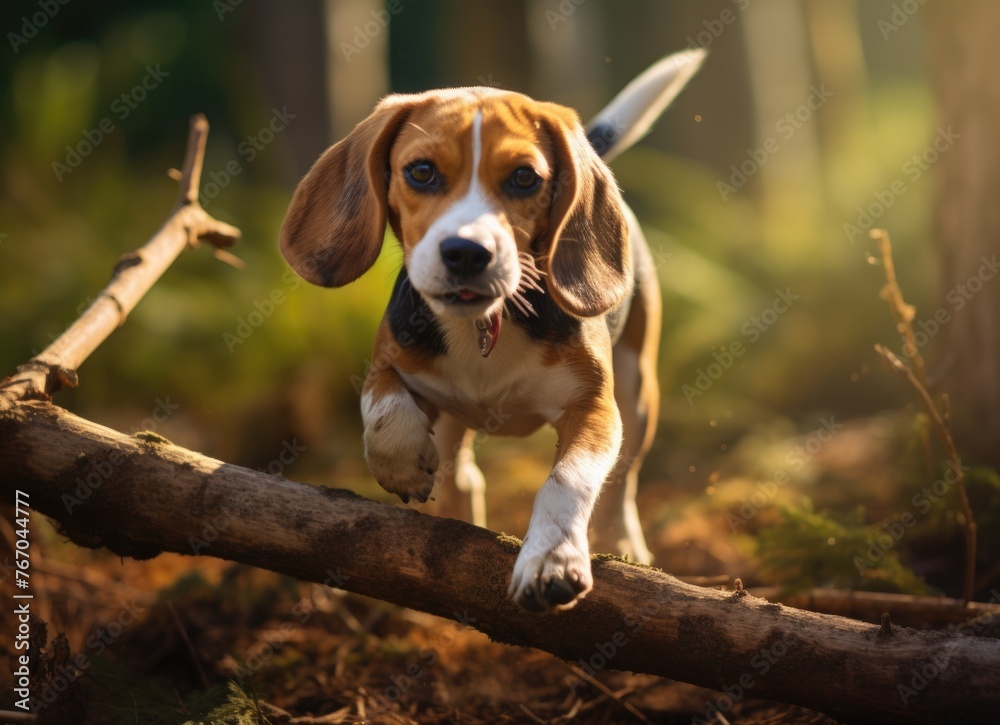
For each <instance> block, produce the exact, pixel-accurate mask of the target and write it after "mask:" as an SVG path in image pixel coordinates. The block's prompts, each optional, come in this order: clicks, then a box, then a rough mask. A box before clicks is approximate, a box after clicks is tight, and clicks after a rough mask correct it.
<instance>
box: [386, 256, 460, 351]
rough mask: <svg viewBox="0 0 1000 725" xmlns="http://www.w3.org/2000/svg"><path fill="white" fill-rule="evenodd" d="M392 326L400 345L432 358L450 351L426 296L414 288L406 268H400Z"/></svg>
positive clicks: (390, 311) (391, 303) (392, 302)
mask: <svg viewBox="0 0 1000 725" xmlns="http://www.w3.org/2000/svg"><path fill="white" fill-rule="evenodd" d="M388 314H389V329H391V330H392V334H393V336H395V338H396V342H398V343H399V345H400V347H405V348H409V349H412V350H413V351H415V352H421V353H424V354H427V355H431V356H432V357H437V356H439V355H444V354H445V353H447V352H448V346H447V344H446V343H445V340H444V335H443V334H442V333H441V328H440V327H439V326H438V323H437V320H436V319H435V317H434V313H433V312H431V308H430V307H428V306H427V303H426V302H424V298H423V297H421V296H420V294H419V293H418V292H417V291H416V290H415V289H413V285H411V284H410V278H409V276H408V275H407V274H406V267H403V269H401V270H400V271H399V276H398V277H396V284H395V285H394V286H393V288H392V297H391V298H390V299H389V309H388Z"/></svg>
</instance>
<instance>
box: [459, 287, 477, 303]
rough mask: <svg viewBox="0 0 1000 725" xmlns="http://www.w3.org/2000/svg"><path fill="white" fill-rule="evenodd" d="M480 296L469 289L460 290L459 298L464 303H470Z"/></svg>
mask: <svg viewBox="0 0 1000 725" xmlns="http://www.w3.org/2000/svg"><path fill="white" fill-rule="evenodd" d="M478 296H479V295H477V294H476V293H475V292H471V291H469V290H467V289H464V290H460V291H459V293H458V298H459V299H460V300H462V301H463V302H468V301H469V300H474V299H476V298H477V297H478Z"/></svg>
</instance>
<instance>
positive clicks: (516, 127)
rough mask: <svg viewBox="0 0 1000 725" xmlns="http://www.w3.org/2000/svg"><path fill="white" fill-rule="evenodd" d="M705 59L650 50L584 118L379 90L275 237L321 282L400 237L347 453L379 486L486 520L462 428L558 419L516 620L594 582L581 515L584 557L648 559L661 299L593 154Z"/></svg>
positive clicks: (561, 605)
mask: <svg viewBox="0 0 1000 725" xmlns="http://www.w3.org/2000/svg"><path fill="white" fill-rule="evenodd" d="M703 58H704V52H703V51H701V50H689V51H684V52H681V53H677V54H675V55H672V56H669V57H666V58H664V59H662V60H660V61H659V62H658V63H656V64H655V65H653V66H652V67H651V68H649V69H648V70H647V71H645V72H644V73H643V74H642V75H640V76H639V77H638V78H636V79H635V80H634V81H632V83H630V84H629V85H628V86H627V87H626V88H625V89H624V90H623V91H622V92H621V93H620V94H619V95H618V96H617V97H616V98H615V99H614V100H613V101H612V102H611V103H610V104H609V105H608V106H607V108H605V109H604V110H603V111H602V112H601V113H600V114H599V115H598V116H597V117H596V119H595V120H594V121H593V122H592V123H591V124H590V126H589V127H588V129H587V130H585V129H584V127H583V126H582V125H581V124H580V121H579V119H578V117H577V115H576V113H575V112H574V111H572V110H571V109H568V108H566V107H563V106H559V105H556V104H553V103H542V102H538V101H535V100H532V99H531V98H528V97H527V96H524V95H521V94H519V93H512V92H509V91H504V90H498V89H495V88H483V87H475V88H453V89H445V90H435V91H429V92H426V93H418V94H413V95H391V96H388V97H387V98H385V99H384V100H383V101H382V102H381V103H379V104H378V106H377V107H376V108H375V110H374V112H373V113H372V114H371V115H370V116H369V117H368V118H366V119H365V120H363V121H362V122H361V123H359V124H358V125H357V127H356V128H355V129H354V130H353V131H352V132H351V133H350V134H349V135H348V136H347V137H346V138H345V139H343V140H342V141H340V142H339V143H337V144H336V145H334V146H332V147H331V148H330V149H328V150H327V151H326V152H325V153H324V154H323V155H322V156H321V157H320V158H319V160H318V161H317V162H316V163H315V165H314V166H313V167H312V169H311V170H310V171H309V173H308V174H307V175H306V176H305V177H304V178H303V180H302V181H301V183H300V184H299V185H298V187H297V188H296V190H295V194H294V197H293V199H292V202H291V205H290V208H289V210H288V214H287V216H286V218H285V220H284V223H283V225H282V228H281V252H282V254H283V255H284V257H285V259H286V260H287V261H288V263H289V264H290V265H291V267H292V268H293V269H294V270H295V271H296V272H297V273H298V274H300V275H301V276H302V277H303V278H304V279H306V280H307V281H309V282H311V283H313V284H317V285H322V286H325V287H340V286H341V285H346V284H348V283H349V282H352V281H354V280H356V279H358V277H360V276H361V275H362V274H364V273H365V271H367V270H368V269H369V268H370V267H371V266H372V265H373V264H374V263H375V260H376V258H377V257H378V256H379V253H380V251H381V249H382V244H383V239H384V237H385V233H386V223H387V222H388V225H389V226H390V227H391V229H392V232H393V234H394V235H395V238H396V239H397V240H398V241H399V243H400V244H401V245H402V250H403V268H402V270H400V272H399V276H398V277H397V279H396V283H395V286H394V289H393V291H392V296H391V299H390V301H389V306H388V309H387V310H386V313H385V316H384V318H383V319H382V323H381V325H380V326H379V328H378V331H377V333H376V336H375V350H374V354H373V356H372V360H373V364H372V367H371V370H370V372H369V373H368V374H367V376H366V379H365V381H364V385H363V388H362V395H361V412H362V417H363V420H364V445H365V457H366V459H367V461H368V465H369V468H370V469H371V472H372V474H373V475H374V477H375V479H376V480H377V481H378V482H379V484H381V485H382V487H383V488H385V489H386V490H387V491H389V492H391V493H395V494H396V495H398V496H399V497H400V498H401V499H402V500H403V501H404V502H408V501H409V500H410V499H411V498H413V499H416V500H418V501H420V502H426V501H427V499H428V498H429V497H430V496H431V494H432V491H433V490H434V488H435V485H436V484H437V488H438V491H437V493H436V494H435V498H436V499H438V500H439V503H441V502H452V503H454V502H455V501H456V500H457V497H458V496H459V493H458V492H459V491H464V492H467V493H471V501H470V507H471V514H472V518H473V519H474V520H475V521H476V523H479V524H483V523H484V522H485V515H484V509H483V486H484V479H483V475H482V473H481V472H480V470H479V468H478V467H477V466H476V464H475V460H474V455H473V453H474V450H473V447H474V440H475V437H476V433H477V432H480V433H482V432H487V433H489V434H490V435H513V436H524V435H527V434H529V433H531V432H532V431H534V430H535V429H537V428H538V427H539V426H541V425H543V424H545V423H548V424H550V425H552V426H553V427H554V428H555V430H556V432H557V435H558V446H557V450H556V455H555V463H554V465H553V467H552V471H551V473H550V474H549V476H548V479H547V480H546V481H545V483H544V485H542V487H541V489H540V490H539V491H538V494H537V495H536V497H535V502H534V509H533V511H532V515H531V520H530V523H529V525H528V530H527V534H526V535H525V537H524V543H523V546H522V548H521V551H520V554H519V556H518V558H517V561H516V563H515V565H514V571H513V576H512V578H511V582H510V588H509V593H510V596H511V597H512V598H513V599H514V600H515V601H516V602H517V603H518V604H520V605H521V606H522V607H524V608H526V609H528V610H532V611H545V610H549V609H566V608H569V607H572V606H573V605H574V604H575V603H576V602H578V601H579V600H580V599H581V598H582V597H583V596H584V595H586V593H587V592H588V591H589V590H590V588H591V586H592V582H593V580H592V577H591V568H590V550H589V547H588V529H589V527H591V526H592V527H593V530H594V531H593V534H594V538H595V545H596V546H598V547H600V548H601V549H602V550H609V549H612V548H614V549H617V550H619V551H621V552H622V553H625V554H627V555H629V556H631V557H632V558H633V559H636V560H638V561H643V562H648V561H649V559H650V554H649V551H648V550H647V548H646V545H645V542H644V539H643V535H642V529H641V527H640V524H639V516H638V511H637V509H636V503H635V494H636V485H637V477H638V473H639V467H640V465H641V463H642V459H643V456H644V454H645V453H646V451H647V450H648V448H649V446H650V444H651V442H652V439H653V434H654V432H655V428H656V422H657V413H658V405H659V392H658V387H657V380H656V358H657V348H658V345H659V339H660V296H659V289H658V285H657V278H656V272H655V269H654V266H653V262H652V257H651V254H650V251H649V249H648V247H647V244H646V241H645V239H644V237H643V235H642V232H641V231H640V229H639V225H638V223H637V221H636V219H635V217H634V215H633V214H632V212H631V210H630V209H629V208H628V207H627V206H626V204H625V202H624V201H623V200H622V197H621V194H620V192H619V190H618V185H617V184H616V182H615V179H614V177H613V176H612V174H611V171H610V170H609V169H608V167H607V165H606V162H607V161H608V160H610V159H611V158H612V157H613V156H614V155H616V154H617V153H620V152H621V151H623V150H624V149H626V148H628V147H629V146H630V145H632V144H633V143H634V142H635V141H636V140H638V139H639V138H641V137H642V136H643V135H644V134H645V133H646V132H647V131H648V130H649V128H650V126H651V125H652V124H653V122H654V121H655V120H656V119H657V117H658V116H659V115H660V113H662V111H663V110H664V109H665V108H666V106H667V105H668V104H669V103H670V101H671V100H672V99H673V98H674V97H675V96H676V95H677V94H678V93H679V92H680V91H681V89H682V88H683V87H684V85H685V84H686V83H687V82H688V80H689V79H690V78H691V76H693V75H694V73H695V72H696V71H697V69H698V67H699V66H700V64H701V62H702V60H703ZM602 488H603V491H604V494H603V496H602V497H601V501H600V505H599V506H597V510H596V511H595V504H596V503H597V502H598V495H599V494H600V493H601V491H602ZM466 513H467V514H468V513H469V510H468V509H467V511H466Z"/></svg>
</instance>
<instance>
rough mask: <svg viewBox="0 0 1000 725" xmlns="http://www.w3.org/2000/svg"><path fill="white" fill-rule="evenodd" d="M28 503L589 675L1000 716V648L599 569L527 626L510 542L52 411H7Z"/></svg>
mask: <svg viewBox="0 0 1000 725" xmlns="http://www.w3.org/2000/svg"><path fill="white" fill-rule="evenodd" d="M15 490H20V491H24V492H26V493H27V494H28V495H29V497H30V498H29V503H30V506H31V507H32V508H33V509H35V510H36V511H39V512H41V513H43V514H45V515H46V516H49V517H50V518H52V519H54V520H55V521H56V522H57V524H58V526H59V527H60V529H61V530H62V532H63V533H64V534H65V535H67V536H68V537H69V538H70V539H71V540H72V541H74V542H76V543H78V544H80V545H82V546H88V547H97V546H106V547H107V548H109V549H111V550H112V551H114V552H115V553H117V554H119V555H122V556H130V557H133V558H137V559H148V558H151V557H153V556H155V555H157V554H158V553H160V552H163V551H172V552H177V553H181V554H192V553H196V552H197V553H200V554H205V555H210V556H215V557H219V558H223V559H228V560H232V561H238V562H243V563H245V564H250V565H252V566H257V567H261V568H264V569H270V570H272V571H277V572H281V573H283V574H287V575H289V576H293V577H297V578H299V579H303V580H307V581H313V582H322V583H326V584H329V585H334V586H337V587H339V588H342V589H346V590H348V591H352V592H357V593H359V594H364V595H367V596H371V597H376V598H379V599H383V600H386V601H390V602H394V603H397V604H400V605H402V606H407V607H412V608H414V609H419V610H422V611H425V612H430V613H432V614H437V615H440V616H443V617H449V618H453V619H457V620H459V621H462V622H465V623H467V624H470V625H471V626H473V627H475V628H477V629H479V630H481V631H483V632H485V633H486V634H488V635H489V636H490V637H491V638H492V639H494V640H496V641H499V642H505V643H508V644H515V645H527V646H532V647H537V648H539V649H543V650H546V651H548V652H551V653H553V654H555V655H557V656H559V657H562V658H565V659H567V660H571V661H576V660H580V659H582V660H583V661H584V663H585V665H581V667H582V668H583V669H586V667H593V668H595V669H600V668H601V667H612V668H614V669H620V670H633V671H637V672H646V673H651V674H655V675H661V676H664V677H669V678H672V679H676V680H682V681H685V682H691V683H694V684H698V685H704V686H708V687H713V688H717V689H721V690H723V691H724V692H726V693H727V697H729V698H732V699H740V698H742V697H744V696H750V697H754V698H767V699H774V700H780V701H783V702H789V703H794V704H798V705H803V706H805V707H809V708H812V709H815V710H820V711H823V712H826V713H829V714H830V715H832V716H833V717H838V718H844V719H848V720H870V719H872V718H883V719H887V718H888V719H895V720H900V721H921V720H931V721H935V722H950V721H974V720H985V718H987V717H988V716H989V715H993V714H995V712H996V710H997V708H998V707H1000V646H998V645H997V642H996V641H995V640H991V639H987V638H981V637H974V636H966V635H963V634H944V633H939V632H931V633H928V632H917V631H915V630H909V629H904V628H893V627H891V626H890V627H888V628H887V627H884V626H883V627H882V628H880V627H878V626H876V625H871V624H865V623H862V622H856V621H852V620H849V619H843V618H841V617H835V616H829V615H821V614H815V613H812V612H806V611H801V610H796V609H791V608H788V607H784V606H781V605H778V604H771V603H768V602H766V601H764V600H762V599H758V598H756V597H753V596H750V595H747V594H746V593H745V592H740V593H734V592H724V591H720V590H716V589H703V588H699V587H695V586H691V585H688V584H684V583H682V582H680V581H678V580H677V579H675V578H673V577H671V576H668V575H666V574H664V573H662V572H660V571H658V570H655V569H650V568H645V567H640V566H637V565H634V564H628V563H623V562H620V561H614V560H608V559H603V558H600V557H599V558H597V560H595V561H594V580H595V585H594V590H593V591H592V592H591V593H590V595H589V596H588V597H587V598H586V599H585V600H584V601H583V602H582V603H581V604H580V605H579V606H577V607H576V608H574V609H573V610H571V611H569V612H562V613H555V614H544V615H539V614H530V613H527V612H525V611H523V610H521V609H519V608H518V607H517V606H516V605H515V604H513V603H512V602H511V601H510V600H509V599H508V598H507V584H508V581H509V578H510V573H511V571H512V569H513V566H514V559H515V558H516V556H517V553H518V549H519V547H520V544H519V542H517V541H516V540H515V539H513V538H512V537H506V536H503V535H497V534H495V533H493V532H490V531H486V530H485V529H481V528H477V527H474V526H471V525H469V524H466V523H462V522H459V521H454V520H450V519H443V518H436V517H433V516H427V515H425V514H422V513H419V512H417V511H413V510H410V509H406V508H402V507H399V506H390V505H386V504H380V503H377V502H375V501H371V500H368V499H365V498H362V497H360V496H357V495H355V494H352V493H349V492H346V491H340V490H336V489H330V488H325V487H322V486H310V485H305V484H301V483H296V482H293V481H289V480H286V479H283V478H280V477H278V476H272V475H268V474H264V473H260V472H256V471H252V470H249V469H245V468H241V467H239V466H234V465H230V464H227V463H223V462H222V461H218V460H214V459H212V458H208V457H206V456H203V455H201V454H198V453H194V452H192V451H188V450H185V449H183V448H180V447H178V446H175V445H173V444H171V443H170V442H169V441H167V440H166V439H163V438H161V437H158V436H155V435H153V434H148V433H147V434H144V433H138V434H136V435H134V436H127V435H124V434H122V433H118V432H116V431H113V430H110V429H108V428H104V427H102V426H99V425H97V424H95V423H92V422H89V421H87V420H83V419H81V418H78V417H76V416H74V415H72V414H70V413H68V412H66V411H65V410H62V409H60V408H58V407H56V406H54V405H52V404H50V403H46V402H43V401H37V400H28V401H20V402H17V403H15V404H13V405H11V406H9V407H8V408H7V409H6V410H3V411H0V493H2V495H3V496H4V500H13V496H14V491H15ZM969 631H970V633H971V632H972V630H971V629H970V630H969ZM721 697H722V696H720V698H721ZM720 702H723V703H724V700H721V699H720Z"/></svg>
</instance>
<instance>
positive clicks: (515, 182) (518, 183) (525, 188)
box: [508, 166, 542, 194]
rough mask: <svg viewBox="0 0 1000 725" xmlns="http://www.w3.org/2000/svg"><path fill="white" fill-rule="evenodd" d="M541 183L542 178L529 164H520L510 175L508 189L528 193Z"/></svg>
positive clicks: (517, 192) (513, 191) (515, 192)
mask: <svg viewBox="0 0 1000 725" xmlns="http://www.w3.org/2000/svg"><path fill="white" fill-rule="evenodd" d="M541 184H542V178H541V177H540V176H539V175H538V174H536V173H535V170H534V169H533V168H531V167H530V166H521V167H520V168H518V169H515V170H514V173H513V174H511V175H510V181H509V182H508V189H509V190H510V191H511V193H514V194H530V193H531V192H533V191H535V190H537V189H538V187H539V186H541Z"/></svg>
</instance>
